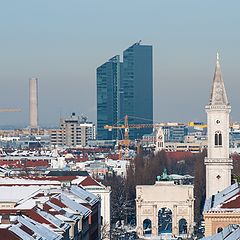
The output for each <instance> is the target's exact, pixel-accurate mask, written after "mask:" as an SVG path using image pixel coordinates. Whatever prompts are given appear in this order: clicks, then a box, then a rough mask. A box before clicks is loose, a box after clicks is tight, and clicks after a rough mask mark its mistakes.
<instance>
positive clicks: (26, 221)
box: [18, 216, 62, 239]
mask: <svg viewBox="0 0 240 240" xmlns="http://www.w3.org/2000/svg"><path fill="white" fill-rule="evenodd" d="M18 222H20V223H21V224H23V225H25V226H26V227H28V228H29V229H31V230H32V231H34V233H36V234H38V235H39V236H42V237H44V238H45V239H61V238H62V236H60V235H58V234H57V233H55V232H53V231H51V230H50V229H49V228H47V227H46V226H44V225H43V224H40V223H38V222H36V221H34V220H33V219H31V218H29V217H27V216H19V217H18Z"/></svg>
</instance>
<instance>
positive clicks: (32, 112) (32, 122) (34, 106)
mask: <svg viewBox="0 0 240 240" xmlns="http://www.w3.org/2000/svg"><path fill="white" fill-rule="evenodd" d="M29 127H30V128H31V129H36V128H38V79H37V78H30V79H29Z"/></svg>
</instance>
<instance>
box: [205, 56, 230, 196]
mask: <svg viewBox="0 0 240 240" xmlns="http://www.w3.org/2000/svg"><path fill="white" fill-rule="evenodd" d="M205 110H206V112H207V125H208V156H207V158H205V165H206V198H207V199H208V198H209V197H211V196H212V195H213V194H216V193H217V192H219V191H222V190H223V189H225V188H226V187H228V186H230V185H231V169H232V160H231V159H230V158H229V113H230V112H231V106H230V105H229V102H228V99H227V94H226V90H225V87H224V82H223V78H222V74H221V69H220V63H219V55H218V54H217V62H216V67H215V73H214V77H213V85H212V92H211V96H210V101H209V104H208V105H207V106H206V107H205Z"/></svg>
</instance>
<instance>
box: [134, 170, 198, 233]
mask: <svg viewBox="0 0 240 240" xmlns="http://www.w3.org/2000/svg"><path fill="white" fill-rule="evenodd" d="M171 176H172V175H167V174H166V172H164V173H163V175H162V176H158V177H157V181H156V182H155V184H154V185H138V186H136V213H137V216H136V218H137V232H138V234H139V236H146V237H150V236H152V237H153V236H161V237H163V235H164V234H165V235H167V234H172V235H173V236H179V235H185V236H190V235H191V234H192V233H193V226H194V195H193V185H192V184H189V183H187V184H186V182H184V181H176V179H175V180H174V179H173V178H172V177H171ZM175 176H176V175H175ZM177 176H179V175H177ZM178 180H181V177H180V179H178Z"/></svg>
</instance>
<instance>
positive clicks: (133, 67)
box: [97, 42, 153, 140]
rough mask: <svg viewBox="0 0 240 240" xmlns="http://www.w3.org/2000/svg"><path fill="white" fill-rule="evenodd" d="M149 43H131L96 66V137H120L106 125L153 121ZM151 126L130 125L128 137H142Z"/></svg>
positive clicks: (105, 138)
mask: <svg viewBox="0 0 240 240" xmlns="http://www.w3.org/2000/svg"><path fill="white" fill-rule="evenodd" d="M152 72H153V71H152V46H147V45H140V42H138V43H135V44H133V45H132V46H131V47H129V48H128V49H126V50H125V51H124V52H123V62H122V63H121V62H120V57H119V56H115V57H113V58H111V59H110V60H109V61H107V62H106V63H104V64H102V65H101V66H100V67H98V68H97V139H98V140H112V139H116V138H119V139H121V134H120V132H117V130H115V129H113V130H112V131H108V130H106V129H104V126H105V125H117V124H119V123H123V119H124V117H125V115H128V116H129V124H147V123H150V124H151V123H153V73H152ZM151 132H152V128H150V129H146V128H144V129H131V131H130V138H131V139H136V138H141V137H142V136H143V135H144V134H146V133H151Z"/></svg>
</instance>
